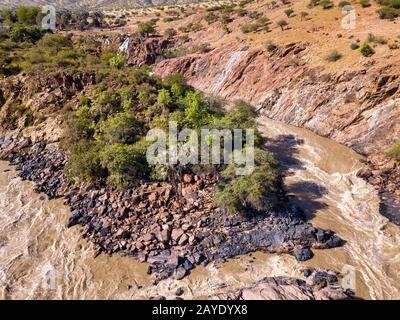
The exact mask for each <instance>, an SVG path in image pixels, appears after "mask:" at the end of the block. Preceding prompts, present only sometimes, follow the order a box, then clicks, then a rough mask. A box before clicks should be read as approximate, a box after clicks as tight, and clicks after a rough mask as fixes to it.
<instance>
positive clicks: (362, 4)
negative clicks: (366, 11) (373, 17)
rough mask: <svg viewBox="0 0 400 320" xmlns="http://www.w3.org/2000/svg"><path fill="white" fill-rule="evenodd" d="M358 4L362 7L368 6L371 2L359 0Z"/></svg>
mask: <svg viewBox="0 0 400 320" xmlns="http://www.w3.org/2000/svg"><path fill="white" fill-rule="evenodd" d="M360 5H361V7H363V8H368V7H370V6H371V3H370V2H369V0H360Z"/></svg>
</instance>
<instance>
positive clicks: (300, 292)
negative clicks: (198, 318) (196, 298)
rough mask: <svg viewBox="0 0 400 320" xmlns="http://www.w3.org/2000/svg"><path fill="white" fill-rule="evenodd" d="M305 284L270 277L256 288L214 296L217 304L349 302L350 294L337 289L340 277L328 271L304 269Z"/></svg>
mask: <svg viewBox="0 0 400 320" xmlns="http://www.w3.org/2000/svg"><path fill="white" fill-rule="evenodd" d="M304 276H305V277H306V280H300V279H296V278H289V277H267V278H264V279H262V280H260V281H258V282H257V283H256V284H254V285H252V286H249V287H245V288H240V289H237V290H233V291H230V292H227V293H222V294H217V295H214V296H211V299H214V300H346V299H354V295H353V293H352V292H351V291H350V290H345V289H343V288H342V287H340V286H339V285H338V275H337V274H336V273H335V272H333V271H329V270H321V269H316V270H311V269H305V270H304Z"/></svg>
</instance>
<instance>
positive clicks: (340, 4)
mask: <svg viewBox="0 0 400 320" xmlns="http://www.w3.org/2000/svg"><path fill="white" fill-rule="evenodd" d="M350 5H351V3H350V2H348V1H340V2H339V7H340V8H343V7H345V6H350Z"/></svg>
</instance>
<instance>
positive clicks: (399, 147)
mask: <svg viewBox="0 0 400 320" xmlns="http://www.w3.org/2000/svg"><path fill="white" fill-rule="evenodd" d="M388 153H389V155H390V156H391V157H393V158H394V159H396V160H397V161H400V142H399V143H397V144H396V145H395V146H394V147H393V148H391V149H390V150H389V152H388Z"/></svg>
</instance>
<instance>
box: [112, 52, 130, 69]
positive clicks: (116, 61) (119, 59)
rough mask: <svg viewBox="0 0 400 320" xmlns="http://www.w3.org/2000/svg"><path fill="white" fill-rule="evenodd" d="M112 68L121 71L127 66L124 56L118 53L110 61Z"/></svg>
mask: <svg viewBox="0 0 400 320" xmlns="http://www.w3.org/2000/svg"><path fill="white" fill-rule="evenodd" d="M109 62H110V66H111V67H113V68H117V69H121V68H122V67H124V66H125V65H126V58H125V56H124V55H123V54H120V53H118V54H117V55H115V56H114V57H112V58H110V60H109Z"/></svg>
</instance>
